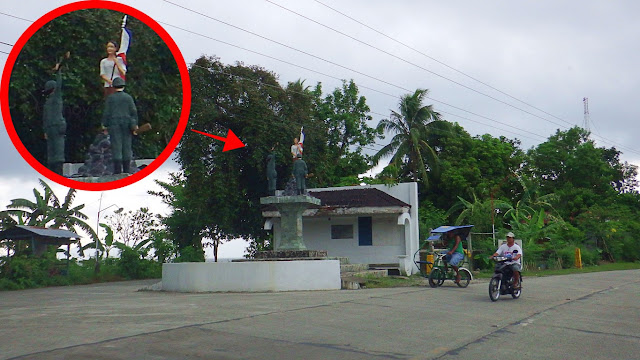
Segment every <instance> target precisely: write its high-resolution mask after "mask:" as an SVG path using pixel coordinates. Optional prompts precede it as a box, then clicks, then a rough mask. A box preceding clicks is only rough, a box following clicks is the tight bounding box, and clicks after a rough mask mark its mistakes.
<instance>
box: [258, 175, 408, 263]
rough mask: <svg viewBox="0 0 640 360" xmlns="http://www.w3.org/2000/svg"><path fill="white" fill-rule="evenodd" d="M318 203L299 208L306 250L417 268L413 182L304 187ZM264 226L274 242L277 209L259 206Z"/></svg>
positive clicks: (277, 234)
mask: <svg viewBox="0 0 640 360" xmlns="http://www.w3.org/2000/svg"><path fill="white" fill-rule="evenodd" d="M308 192H309V195H310V196H313V197H316V198H319V199H320V200H321V201H322V202H321V205H320V206H313V207H310V208H309V209H307V210H306V211H305V212H304V213H303V220H302V222H303V234H302V235H303V239H304V243H305V245H306V247H307V249H310V250H327V252H328V256H329V257H347V258H349V262H350V263H352V264H377V265H397V266H398V267H399V269H400V270H401V271H404V272H406V273H407V274H413V273H416V272H417V271H418V269H417V268H416V266H415V265H414V263H413V254H414V253H415V252H416V251H417V250H418V243H419V241H418V239H419V233H418V232H419V231H418V185H417V183H415V182H412V183H402V184H398V185H393V186H387V185H367V186H346V187H334V188H318V189H309V190H308ZM262 215H263V216H264V217H265V218H266V222H265V229H267V230H273V234H274V240H275V244H276V248H277V246H278V244H279V241H280V213H279V212H278V211H277V210H276V209H275V207H265V208H264V209H263V212H262Z"/></svg>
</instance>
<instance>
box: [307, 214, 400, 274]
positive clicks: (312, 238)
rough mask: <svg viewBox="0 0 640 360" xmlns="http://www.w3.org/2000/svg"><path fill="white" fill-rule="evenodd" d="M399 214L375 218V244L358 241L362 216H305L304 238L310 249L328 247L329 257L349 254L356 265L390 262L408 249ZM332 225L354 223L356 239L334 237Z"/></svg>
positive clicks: (373, 232)
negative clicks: (361, 243)
mask: <svg viewBox="0 0 640 360" xmlns="http://www.w3.org/2000/svg"><path fill="white" fill-rule="evenodd" d="M397 218H398V216H397V215H395V214H392V215H386V216H373V217H372V245H371V246H360V245H359V244H358V236H359V234H358V217H357V216H340V217H336V216H332V217H313V218H304V219H303V239H304V243H305V245H306V246H307V248H308V249H311V250H327V252H328V255H329V256H339V257H348V258H349V261H350V262H351V263H353V264H390V263H397V262H398V255H402V254H404V252H405V249H404V248H405V246H404V227H403V226H399V225H397ZM331 225H352V226H353V238H351V239H332V238H331Z"/></svg>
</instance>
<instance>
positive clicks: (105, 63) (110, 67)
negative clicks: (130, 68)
mask: <svg viewBox="0 0 640 360" xmlns="http://www.w3.org/2000/svg"><path fill="white" fill-rule="evenodd" d="M116 61H117V62H118V64H120V66H122V68H123V69H124V71H127V66H126V65H125V64H124V62H123V61H122V58H121V57H116ZM112 73H113V77H111V74H112ZM102 75H104V76H106V77H107V78H108V79H111V80H112V81H113V80H114V79H115V78H119V77H121V76H120V71H119V70H118V67H117V66H115V64H114V62H113V60H109V59H108V58H104V59H102V60H100V76H102ZM109 86H110V85H109V83H108V82H106V81H105V82H104V87H109Z"/></svg>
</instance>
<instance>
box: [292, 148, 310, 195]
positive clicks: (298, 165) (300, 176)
mask: <svg viewBox="0 0 640 360" xmlns="http://www.w3.org/2000/svg"><path fill="white" fill-rule="evenodd" d="M297 159H298V160H296V161H295V162H294V163H293V177H294V178H295V179H296V189H297V193H298V195H304V194H305V192H306V189H307V186H306V181H305V178H306V177H307V174H308V169H307V163H305V162H304V160H302V154H298V155H297Z"/></svg>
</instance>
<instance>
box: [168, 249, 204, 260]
mask: <svg viewBox="0 0 640 360" xmlns="http://www.w3.org/2000/svg"><path fill="white" fill-rule="evenodd" d="M203 261H204V251H202V249H196V248H194V247H193V246H187V247H185V248H182V249H180V256H178V257H177V258H176V259H175V262H203Z"/></svg>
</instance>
